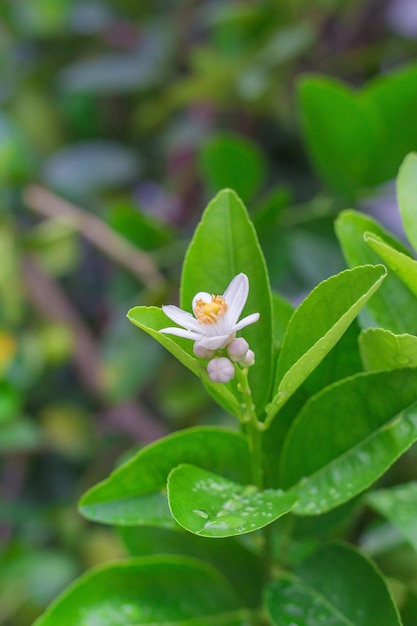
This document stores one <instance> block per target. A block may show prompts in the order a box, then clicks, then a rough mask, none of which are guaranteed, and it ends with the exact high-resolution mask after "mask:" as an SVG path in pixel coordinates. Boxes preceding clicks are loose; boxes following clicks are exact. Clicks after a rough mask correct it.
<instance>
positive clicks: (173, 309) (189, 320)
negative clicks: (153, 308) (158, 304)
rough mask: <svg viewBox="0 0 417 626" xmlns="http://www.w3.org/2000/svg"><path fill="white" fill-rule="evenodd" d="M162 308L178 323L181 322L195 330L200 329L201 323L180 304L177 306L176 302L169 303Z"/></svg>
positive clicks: (181, 324) (189, 328) (185, 326)
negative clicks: (181, 307)
mask: <svg viewBox="0 0 417 626" xmlns="http://www.w3.org/2000/svg"><path fill="white" fill-rule="evenodd" d="M162 310H163V312H164V313H165V315H166V316H167V317H169V319H170V320H172V321H173V322H175V323H176V324H179V325H180V326H183V327H184V328H187V329H188V330H195V331H196V332H198V331H199V330H200V324H199V323H198V322H197V320H196V319H195V318H194V317H193V316H192V315H191V313H188V312H187V311H183V310H182V309H180V308H179V307H178V306H175V305H174V304H168V305H164V306H163V307H162Z"/></svg>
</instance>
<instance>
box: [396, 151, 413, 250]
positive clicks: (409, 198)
mask: <svg viewBox="0 0 417 626" xmlns="http://www.w3.org/2000/svg"><path fill="white" fill-rule="evenodd" d="M397 198H398V206H399V209H400V213H401V217H402V220H403V224H404V230H405V233H406V235H407V237H408V240H409V242H410V243H411V244H412V245H413V247H414V250H417V153H415V152H411V153H410V154H408V155H407V156H406V157H405V159H404V161H403V163H402V165H401V167H400V171H399V173H398V178H397Z"/></svg>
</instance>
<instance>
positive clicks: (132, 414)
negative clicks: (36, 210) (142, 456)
mask: <svg viewBox="0 0 417 626" xmlns="http://www.w3.org/2000/svg"><path fill="white" fill-rule="evenodd" d="M22 269H23V276H24V281H25V285H26V291H27V295H28V297H29V299H30V301H31V302H32V304H34V305H35V307H36V308H37V309H38V311H40V313H41V314H42V315H44V316H45V317H46V318H50V319H54V320H56V321H58V322H60V323H62V324H65V325H66V326H67V327H68V328H69V329H70V331H71V334H72V336H73V340H74V352H73V357H74V364H75V366H76V369H77V371H78V373H79V378H80V382H81V383H82V385H83V386H84V387H85V389H86V390H87V391H88V392H89V393H90V394H92V395H93V396H94V397H96V398H97V399H98V400H99V402H100V404H102V405H103V408H104V412H103V413H102V415H101V418H102V419H101V421H102V422H103V424H101V425H102V426H104V427H108V426H109V425H115V424H116V422H117V428H118V429H119V430H121V431H123V432H125V433H127V434H128V435H129V436H131V437H132V438H133V439H135V440H136V441H142V442H146V443H147V442H150V441H154V440H155V439H158V438H159V437H161V436H162V435H163V434H165V429H164V428H163V427H162V425H161V424H160V423H159V422H158V421H156V420H155V419H154V418H153V416H152V415H150V414H149V413H148V412H147V411H146V410H145V409H143V408H142V407H141V406H140V405H139V404H138V403H136V402H133V401H132V402H128V403H125V404H122V405H120V406H113V407H110V408H109V407H108V406H107V403H106V401H105V398H104V397H103V388H102V384H101V380H100V372H101V362H100V353H99V348H98V343H97V341H96V339H95V337H94V336H93V334H92V333H91V332H90V329H89V328H88V326H87V325H86V324H85V322H84V320H83V318H82V317H81V316H80V315H79V313H78V311H77V310H76V309H75V307H74V306H73V305H72V303H71V302H70V300H69V299H68V297H67V295H66V293H65V292H64V290H63V289H62V288H61V287H60V285H59V283H57V282H56V281H55V280H54V279H53V278H52V277H51V276H50V275H49V274H47V273H46V272H45V270H44V269H43V268H42V266H41V265H40V264H39V262H38V261H37V259H36V257H34V256H33V255H31V256H29V255H28V256H26V257H25V258H24V259H23V261H22ZM119 411H120V414H119ZM118 414H119V418H120V419H117V415H118Z"/></svg>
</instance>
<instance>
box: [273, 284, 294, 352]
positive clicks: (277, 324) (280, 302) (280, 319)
mask: <svg viewBox="0 0 417 626" xmlns="http://www.w3.org/2000/svg"><path fill="white" fill-rule="evenodd" d="M272 306H273V309H272V311H273V321H274V338H275V342H276V347H279V346H280V345H281V343H282V340H283V339H284V337H285V331H286V330H287V326H288V322H289V321H290V319H291V316H292V314H293V313H294V307H293V305H292V304H291V303H290V302H288V300H286V299H285V298H283V297H282V296H281V295H280V294H278V293H273V294H272Z"/></svg>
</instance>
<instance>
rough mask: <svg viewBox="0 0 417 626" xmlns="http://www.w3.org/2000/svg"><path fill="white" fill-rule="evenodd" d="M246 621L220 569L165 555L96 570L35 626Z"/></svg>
mask: <svg viewBox="0 0 417 626" xmlns="http://www.w3.org/2000/svg"><path fill="white" fill-rule="evenodd" d="M162 600H163V601H162ZM245 619H247V611H245V609H243V608H242V607H241V604H240V602H239V600H238V598H237V597H236V595H235V594H234V593H233V591H232V589H231V588H230V587H229V585H228V584H227V583H226V581H225V580H224V579H223V578H222V577H221V576H220V574H218V572H216V570H214V569H213V568H211V567H209V566H208V565H205V564H204V563H201V562H199V561H197V560H194V559H188V558H179V557H169V556H163V557H162V556H160V557H148V558H146V557H144V558H141V559H132V560H130V561H126V562H121V563H113V564H111V565H106V566H104V567H100V568H97V569H95V570H92V571H91V572H89V573H88V574H85V575H84V576H82V577H81V578H79V579H78V580H77V581H76V582H75V583H74V584H72V585H71V586H70V587H69V588H68V590H67V591H66V592H65V593H63V594H62V595H61V596H60V597H59V598H58V599H57V600H56V601H55V602H54V603H53V604H52V605H51V606H50V607H49V609H48V610H47V611H46V613H45V614H44V615H43V616H42V617H40V618H39V619H38V620H37V621H36V622H35V626H56V625H57V624H65V626H80V625H81V624H91V625H92V624H94V626H132V624H138V625H139V624H152V626H158V625H160V626H166V625H167V624H168V623H169V624H170V625H171V624H172V626H174V625H175V624H178V626H182V625H183V624H184V623H187V624H190V626H194V625H195V626H203V624H204V625H207V626H217V624H219V623H221V624H222V625H223V624H224V625H225V626H243V624H244V623H246V622H245Z"/></svg>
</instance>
